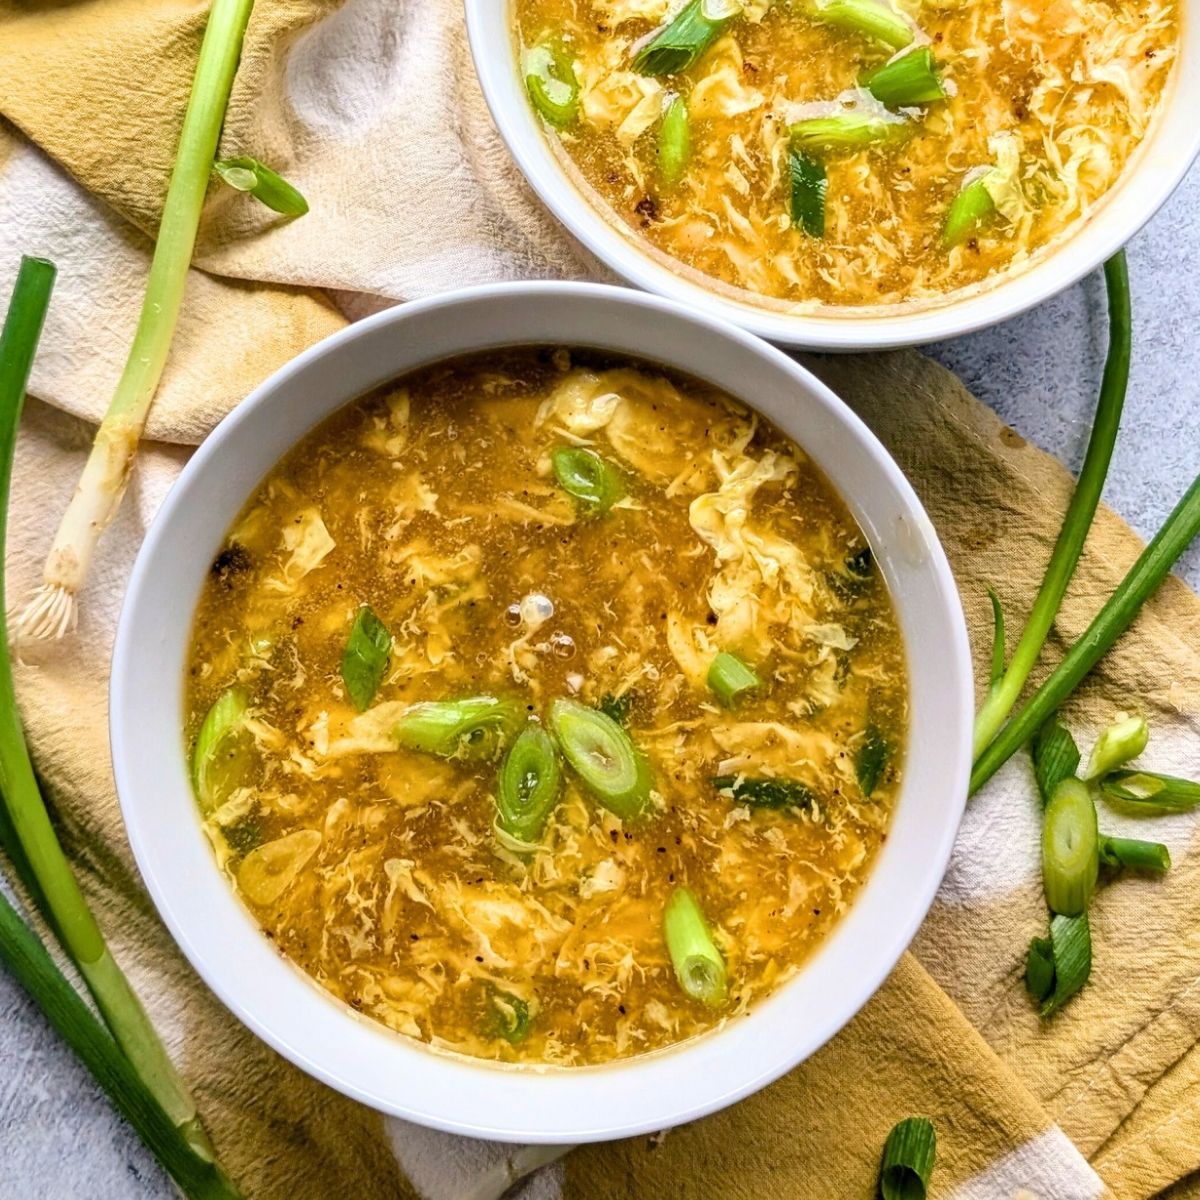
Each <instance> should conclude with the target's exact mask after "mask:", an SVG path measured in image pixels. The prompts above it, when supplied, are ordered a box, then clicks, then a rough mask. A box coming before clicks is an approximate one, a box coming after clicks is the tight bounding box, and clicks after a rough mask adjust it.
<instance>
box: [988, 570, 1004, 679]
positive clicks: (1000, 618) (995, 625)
mask: <svg viewBox="0 0 1200 1200" xmlns="http://www.w3.org/2000/svg"><path fill="white" fill-rule="evenodd" d="M987 591H988V598H989V599H990V600H991V602H992V669H991V671H990V672H989V674H988V690H989V691H991V690H993V689H994V688H995V687H996V685H997V684H999V682H1000V680H1001V679H1003V678H1004V662H1005V659H1006V657H1007V654H1008V647H1007V645H1006V644H1005V637H1004V609H1003V607H1002V606H1001V604H1000V597H999V596H997V595H996V589H995V588H991V587H989V588H988V590H987Z"/></svg>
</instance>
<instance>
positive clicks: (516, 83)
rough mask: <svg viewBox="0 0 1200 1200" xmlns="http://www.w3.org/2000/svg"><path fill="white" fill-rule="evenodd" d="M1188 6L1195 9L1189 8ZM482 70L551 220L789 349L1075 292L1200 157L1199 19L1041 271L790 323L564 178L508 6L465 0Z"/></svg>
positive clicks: (702, 307) (875, 345)
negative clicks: (1137, 135) (1132, 139)
mask: <svg viewBox="0 0 1200 1200" xmlns="http://www.w3.org/2000/svg"><path fill="white" fill-rule="evenodd" d="M1182 7H1184V8H1189V9H1190V7H1191V6H1190V5H1186V4H1185V5H1182ZM466 8H467V30H468V33H469V36H470V40H471V50H472V54H473V55H474V59H475V69H476V72H477V73H478V75H479V81H480V83H481V85H482V87H483V94H484V96H485V97H486V99H487V102H488V106H489V107H490V108H491V110H492V116H493V118H494V119H495V122H496V126H497V128H498V129H499V130H500V135H501V137H503V139H504V141H505V142H506V143H507V144H508V148H509V150H510V151H511V153H512V156H513V158H515V159H516V161H517V164H518V166H519V167H520V168H521V170H522V171H523V172H524V174H525V177H526V178H527V179H528V180H529V182H530V183H531V184H532V185H533V188H534V190H535V191H536V192H537V193H538V195H539V196H540V197H541V198H542V200H543V201H544V203H545V204H546V206H547V207H548V208H549V209H550V211H551V212H552V213H553V214H554V215H555V216H556V217H557V218H558V219H559V221H561V222H562V224H563V225H565V226H566V227H567V229H569V230H570V231H571V232H572V233H573V234H574V235H575V236H576V237H577V238H578V239H579V240H580V241H581V242H582V243H583V244H584V245H585V246H586V247H587V248H588V249H589V250H591V251H592V253H593V254H595V255H596V256H597V257H598V258H599V259H600V260H601V261H603V262H604V263H606V264H607V265H608V266H609V267H611V268H612V269H613V270H614V271H616V272H617V273H618V274H619V275H620V276H621V277H622V278H623V279H626V280H628V281H629V282H630V283H633V284H636V285H637V286H638V287H641V288H645V289H646V290H647V291H650V292H655V293H657V294H658V295H660V296H669V297H671V298H672V299H674V300H679V301H681V302H683V303H685V304H687V305H689V306H691V307H693V308H695V309H696V310H697V311H698V312H703V313H708V314H710V315H712V316H719V317H724V318H725V319H726V320H728V321H732V322H734V324H736V325H740V326H741V327H742V328H743V329H749V330H751V331H752V332H753V333H757V334H759V335H760V336H762V337H765V338H768V339H769V340H771V341H773V342H777V343H779V344H781V345H784V346H797V347H805V348H808V349H814V350H879V349H886V348H888V347H894V346H915V345H921V344H923V343H926V342H934V341H939V340H941V339H943V338H950V337H957V336H959V335H960V334H964V333H970V332H972V331H973V330H976V329H983V328H986V327H987V326H989V325H995V324H997V323H998V322H1000V321H1004V320H1007V319H1008V318H1009V317H1013V316H1016V315H1017V313H1020V312H1024V311H1025V310H1026V309H1028V308H1032V307H1033V306H1034V305H1035V304H1040V303H1041V301H1043V300H1045V299H1047V298H1048V297H1050V296H1053V295H1054V294H1055V293H1057V292H1060V291H1062V290H1063V289H1064V288H1066V287H1069V286H1070V285H1071V284H1072V283H1074V282H1075V281H1076V280H1077V279H1079V278H1080V277H1081V276H1083V275H1086V274H1087V273H1088V272H1089V271H1091V270H1092V269H1093V268H1095V267H1097V266H1099V264H1100V263H1102V262H1103V261H1104V260H1105V259H1106V258H1108V257H1109V256H1110V255H1112V254H1114V253H1115V252H1116V251H1117V250H1119V249H1120V248H1121V247H1122V246H1123V245H1125V243H1126V242H1127V241H1129V239H1130V238H1131V237H1133V235H1134V234H1135V233H1137V231H1138V230H1139V229H1141V227H1142V226H1143V225H1144V224H1145V223H1146V222H1147V221H1148V220H1149V219H1150V218H1151V217H1152V216H1153V215H1154V214H1155V212H1157V211H1158V209H1159V207H1160V206H1161V205H1162V204H1163V202H1164V201H1165V200H1166V199H1167V197H1168V196H1169V195H1170V194H1171V192H1172V191H1174V190H1175V187H1176V186H1177V185H1178V183H1179V181H1180V180H1181V179H1182V178H1183V176H1184V175H1185V174H1186V172H1187V169H1188V167H1189V166H1191V164H1192V161H1193V160H1194V159H1195V158H1196V156H1197V154H1198V153H1200V120H1197V118H1196V114H1197V113H1198V112H1200V21H1195V20H1191V19H1189V18H1190V17H1191V13H1190V12H1185V13H1184V20H1183V28H1182V33H1181V39H1182V40H1181V45H1180V53H1179V59H1178V61H1177V62H1176V63H1175V66H1174V71H1173V78H1172V80H1171V82H1170V83H1169V85H1168V89H1167V94H1166V96H1165V97H1164V100H1163V108H1162V110H1161V111H1160V113H1159V115H1158V117H1157V119H1156V121H1155V122H1154V125H1153V127H1152V128H1151V131H1150V135H1149V137H1148V138H1147V140H1146V141H1145V142H1144V143H1143V144H1142V145H1141V146H1140V147H1139V149H1138V151H1137V153H1136V154H1135V156H1134V159H1133V162H1132V163H1131V164H1130V165H1129V167H1128V168H1127V170H1126V172H1125V174H1124V176H1123V178H1122V179H1121V181H1119V182H1118V184H1117V186H1116V187H1115V188H1114V189H1113V190H1112V191H1111V192H1110V193H1109V194H1108V195H1107V196H1105V197H1104V198H1103V199H1102V201H1101V202H1100V203H1099V204H1098V205H1097V206H1096V208H1095V209H1094V210H1093V212H1092V213H1091V214H1090V216H1089V217H1088V218H1087V220H1086V221H1085V222H1084V223H1083V224H1082V225H1081V226H1080V227H1079V228H1077V229H1076V230H1075V231H1074V232H1073V233H1072V234H1071V235H1070V236H1068V237H1067V238H1065V239H1064V240H1062V241H1061V242H1059V243H1057V244H1055V245H1054V246H1053V247H1052V248H1050V249H1049V250H1048V251H1047V252H1045V253H1042V254H1039V255H1038V256H1035V261H1034V264H1033V265H1032V266H1030V267H1027V268H1025V269H1023V270H1021V271H1018V272H1013V273H1010V274H1007V275H1005V276H1004V277H1003V278H1002V279H1001V280H1000V281H999V282H997V283H995V284H994V285H991V286H988V287H986V288H984V289H982V290H970V291H968V292H965V293H963V294H961V295H959V296H956V297H953V298H951V299H949V300H947V301H946V302H944V303H941V304H938V305H936V306H934V307H929V308H924V307H922V308H918V307H916V306H915V305H914V306H913V308H912V309H911V311H905V310H900V311H893V312H889V313H887V314H879V313H878V312H876V313H875V314H863V315H855V313H854V310H853V309H852V308H843V309H840V310H837V311H836V312H829V313H812V314H809V313H804V314H800V313H795V314H792V313H784V312H778V311H773V310H771V309H768V308H765V307H763V306H761V305H755V304H750V303H746V302H742V301H740V300H738V299H734V298H733V297H731V296H730V295H728V294H718V293H717V292H716V291H715V290H714V289H712V288H709V287H706V286H705V285H704V284H703V282H700V281H697V280H696V279H695V278H693V277H692V276H691V275H685V274H683V273H681V272H680V271H678V270H673V269H672V267H671V265H670V264H669V263H664V262H662V261H660V260H659V259H657V258H655V257H652V256H651V255H650V254H649V253H647V252H646V250H645V249H643V247H642V244H641V243H640V242H639V240H638V238H637V237H636V235H635V234H634V233H633V232H632V231H631V230H627V229H626V228H624V226H623V225H621V223H620V222H619V221H618V220H617V219H616V218H615V217H611V216H606V215H604V214H603V213H602V212H601V211H600V210H599V209H598V208H597V207H596V202H594V201H592V200H590V199H588V198H587V197H586V196H584V195H583V194H582V193H581V191H580V189H579V187H578V186H577V185H576V183H575V182H574V181H573V180H572V179H571V178H570V177H569V176H568V175H567V173H566V171H565V170H564V169H563V166H562V164H561V163H560V162H559V161H558V159H557V158H556V157H555V154H554V151H553V150H552V149H551V147H550V143H549V141H548V140H547V137H546V134H545V132H544V131H543V127H542V124H541V121H540V120H539V118H538V117H537V115H536V114H535V113H534V111H533V108H532V106H531V105H530V103H529V99H528V97H527V95H526V93H525V85H524V82H523V80H522V79H521V77H520V71H519V70H518V65H517V62H518V55H517V47H516V42H515V40H514V39H515V37H516V34H515V32H514V31H515V27H516V22H515V20H514V19H513V15H512V3H511V0H466Z"/></svg>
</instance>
